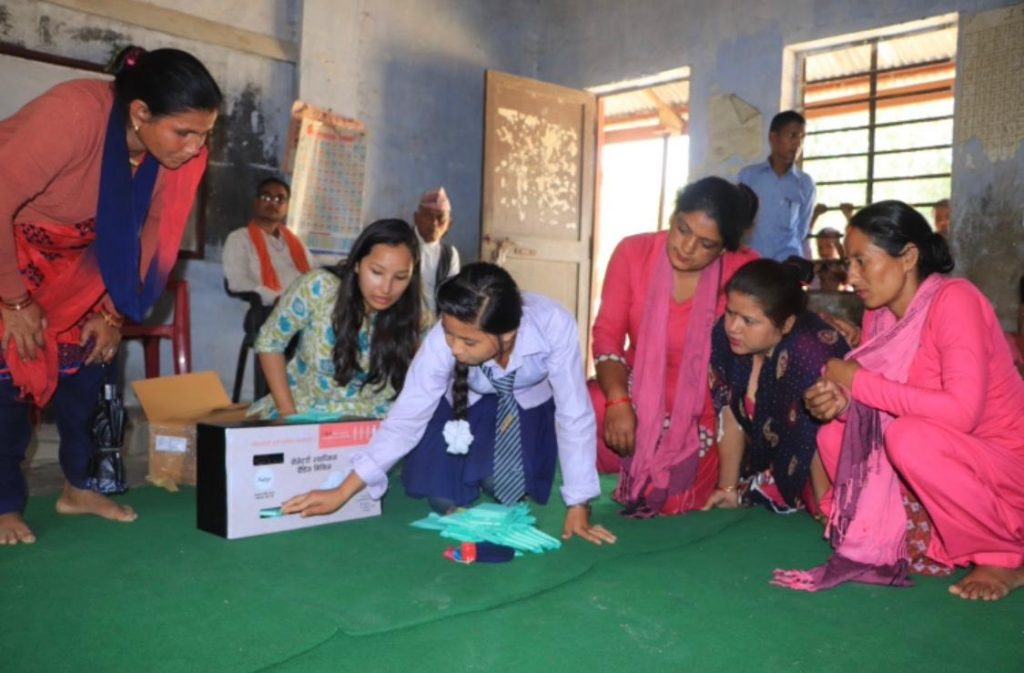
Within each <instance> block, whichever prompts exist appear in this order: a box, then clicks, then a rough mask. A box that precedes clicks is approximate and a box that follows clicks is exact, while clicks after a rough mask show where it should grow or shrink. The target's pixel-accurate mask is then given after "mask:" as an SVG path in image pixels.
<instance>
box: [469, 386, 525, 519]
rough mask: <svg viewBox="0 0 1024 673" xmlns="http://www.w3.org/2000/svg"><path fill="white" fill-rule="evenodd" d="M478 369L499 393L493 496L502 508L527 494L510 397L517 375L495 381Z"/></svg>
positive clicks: (515, 410)
mask: <svg viewBox="0 0 1024 673" xmlns="http://www.w3.org/2000/svg"><path fill="white" fill-rule="evenodd" d="M480 369H482V370H483V372H484V374H485V375H486V376H487V378H488V379H490V381H491V385H493V386H494V390H495V391H496V392H497V393H498V413H497V416H496V417H495V428H494V475H493V478H494V497H495V498H497V499H498V502H500V503H501V504H503V505H514V504H515V503H516V502H518V501H519V499H520V498H522V497H523V495H525V494H526V478H525V477H524V476H523V446H522V436H521V434H520V428H519V405H518V404H516V398H515V395H513V394H512V390H513V387H514V385H515V382H516V373H515V372H512V373H511V374H509V375H508V376H505V377H503V378H500V379H496V378H494V376H493V375H492V373H491V371H490V370H489V369H487V368H485V367H481V368H480Z"/></svg>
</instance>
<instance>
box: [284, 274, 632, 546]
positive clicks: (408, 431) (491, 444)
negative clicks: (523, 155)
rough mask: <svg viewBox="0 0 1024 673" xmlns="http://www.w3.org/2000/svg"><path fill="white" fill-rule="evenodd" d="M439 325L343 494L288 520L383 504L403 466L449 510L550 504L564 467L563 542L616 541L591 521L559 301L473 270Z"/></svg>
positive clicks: (292, 508)
mask: <svg viewBox="0 0 1024 673" xmlns="http://www.w3.org/2000/svg"><path fill="white" fill-rule="evenodd" d="M437 307H438V313H439V314H440V316H441V320H440V322H439V323H438V324H436V325H434V327H433V328H432V329H431V330H430V332H429V333H428V334H427V336H426V338H425V339H424V342H423V344H422V346H421V347H420V350H419V352H418V353H417V354H416V357H415V358H414V359H413V362H412V365H411V366H410V368H409V372H408V375H407V377H406V380H405V385H404V386H403V388H402V392H401V394H400V395H399V396H398V399H397V400H396V401H395V403H394V405H393V406H392V408H391V410H390V412H389V413H388V415H387V417H386V418H385V419H384V422H383V423H382V424H381V426H380V428H379V429H378V430H377V433H376V434H375V435H374V438H373V440H372V441H371V442H370V444H369V445H368V446H367V448H366V450H364V451H362V452H360V453H358V454H357V455H356V456H354V457H353V468H354V469H353V472H352V473H351V474H349V476H348V477H347V478H346V479H345V481H344V482H342V484H341V485H340V486H338V487H337V488H334V489H330V490H321V491H311V492H309V493H306V494H304V495H300V496H297V497H295V498H292V499H290V500H289V501H287V502H286V503H285V504H284V507H283V511H284V512H285V513H286V514H295V513H298V514H301V515H302V516H311V515H319V514H329V513H331V512H333V511H335V510H337V509H338V508H339V507H341V506H342V505H343V504H345V503H346V502H347V501H348V500H349V499H350V498H351V497H352V496H353V495H355V494H356V493H357V492H359V491H360V490H362V489H363V488H368V489H369V492H370V494H371V495H372V496H373V497H375V498H380V497H381V496H383V495H384V492H385V491H386V490H387V487H388V477H387V472H388V470H389V469H391V467H392V466H393V465H394V464H395V463H397V462H398V461H399V460H400V459H402V458H403V457H405V464H404V466H403V470H402V481H403V484H404V486H405V489H406V492H407V493H408V494H409V495H411V496H413V497H419V498H427V499H428V500H429V502H430V504H431V507H433V508H434V509H435V510H437V511H440V512H442V513H443V512H447V511H449V510H451V509H453V508H456V507H463V506H467V505H471V504H472V503H473V502H474V501H476V500H477V499H478V498H479V497H480V493H481V491H484V492H486V493H488V494H489V495H491V496H493V497H494V498H495V499H496V500H498V501H499V502H501V503H503V504H506V505H512V504H515V503H516V502H518V501H519V500H521V499H522V498H523V497H528V498H529V499H530V500H532V501H534V502H537V503H539V504H542V505H543V504H546V503H547V501H548V497H549V495H550V492H551V486H552V482H553V480H554V474H555V460H556V458H557V460H558V462H559V463H560V465H561V469H562V476H563V484H562V487H561V495H562V499H563V500H564V501H565V504H566V508H567V509H566V515H565V524H564V527H563V532H562V537H563V538H565V539H568V538H570V537H572V536H573V535H578V536H580V537H582V538H584V539H586V540H588V541H590V542H593V543H595V544H601V543H603V542H614V541H615V536H614V535H612V533H610V532H609V531H608V530H606V529H605V528H604V527H603V526H594V525H591V523H590V510H589V507H588V502H589V501H590V500H591V499H593V498H595V497H597V496H598V495H599V494H600V487H599V483H598V477H597V469H596V467H595V440H594V437H595V433H596V425H595V422H594V414H593V410H592V408H591V405H590V398H589V396H588V394H587V388H586V381H585V379H584V375H583V362H582V359H581V356H580V347H579V336H578V331H577V328H576V321H575V320H574V319H573V317H572V316H571V315H570V314H569V313H568V312H567V311H566V310H565V309H564V308H562V307H561V306H560V305H558V304H557V303H556V302H555V301H553V300H551V299H549V298H547V297H544V296H541V295H537V294H533V293H520V292H519V289H518V287H517V286H516V284H515V281H514V280H512V277H511V276H510V275H509V274H508V272H506V271H505V270H504V269H502V268H500V267H498V266H495V265H493V264H487V263H477V264H470V265H468V266H466V267H464V268H463V269H462V271H461V272H460V273H459V274H458V275H457V276H455V277H454V278H452V279H450V280H449V281H448V282H446V283H445V284H444V285H443V286H442V287H441V289H440V291H439V293H438V298H437Z"/></svg>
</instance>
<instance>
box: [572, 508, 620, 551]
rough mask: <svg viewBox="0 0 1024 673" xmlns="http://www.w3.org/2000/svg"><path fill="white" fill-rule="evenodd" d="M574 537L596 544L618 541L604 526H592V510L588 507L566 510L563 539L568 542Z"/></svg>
mask: <svg viewBox="0 0 1024 673" xmlns="http://www.w3.org/2000/svg"><path fill="white" fill-rule="evenodd" d="M573 535H577V536H579V537H581V538H583V539H584V540H586V541H587V542H593V543H594V544H604V543H605V542H607V543H609V544H613V543H614V542H615V540H616V538H615V535H613V534H612V532H611V531H610V530H608V529H607V528H605V527H604V526H592V525H590V508H589V507H588V506H586V505H574V506H572V507H569V508H567V509H566V510H565V525H564V526H563V527H562V539H563V540H568V539H569V538H571V537H572V536H573Z"/></svg>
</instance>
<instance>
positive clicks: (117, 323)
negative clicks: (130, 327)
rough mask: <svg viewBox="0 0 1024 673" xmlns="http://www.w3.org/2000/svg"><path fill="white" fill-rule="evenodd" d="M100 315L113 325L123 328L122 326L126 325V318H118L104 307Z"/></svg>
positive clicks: (104, 320)
mask: <svg viewBox="0 0 1024 673" xmlns="http://www.w3.org/2000/svg"><path fill="white" fill-rule="evenodd" d="M100 317H101V318H103V322H105V323H107V324H108V325H110V326H111V327H116V328H117V329H121V326H122V325H124V318H118V317H116V316H114V315H112V314H110V313H107V312H106V311H104V310H103V309H102V308H101V309H100Z"/></svg>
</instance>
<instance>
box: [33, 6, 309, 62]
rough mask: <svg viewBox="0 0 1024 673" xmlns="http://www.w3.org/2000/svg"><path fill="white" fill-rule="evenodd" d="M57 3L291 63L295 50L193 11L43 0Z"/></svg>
mask: <svg viewBox="0 0 1024 673" xmlns="http://www.w3.org/2000/svg"><path fill="white" fill-rule="evenodd" d="M46 1H47V2H48V3H50V4H51V5H58V6H60V7H64V8H65V9H71V10H75V11H78V12H84V13H86V14H92V15H93V16H100V17H103V18H104V19H110V20H111V21H119V22H121V23H128V24H132V25H135V26H139V27H140V28H147V29H149V30H155V31H159V32H161V33H166V34H168V35H174V36H176V37H184V38H187V39H190V40H197V41H199V42H206V43H208V44H214V45H217V46H220V47H227V48H228V49H234V50H236V51H244V52H248V53H250V54H256V55H257V56H264V57H266V58H272V59H274V60H276V61H285V62H289V63H295V62H297V61H298V54H299V50H298V47H297V46H296V44H295V43H294V42H288V41H287V40H279V39H278V38H276V37H273V36H271V35H264V34H262V33H255V32H253V31H251V30H244V29H242V28H236V27H235V26H232V25H230V24H227V23H221V22H219V21H211V20H209V19H204V18H202V17H199V16H195V15H194V14H187V13H185V12H179V11H178V10H176V9H166V8H164V7H158V6H156V5H151V4H149V3H146V2H139V0H46Z"/></svg>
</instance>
